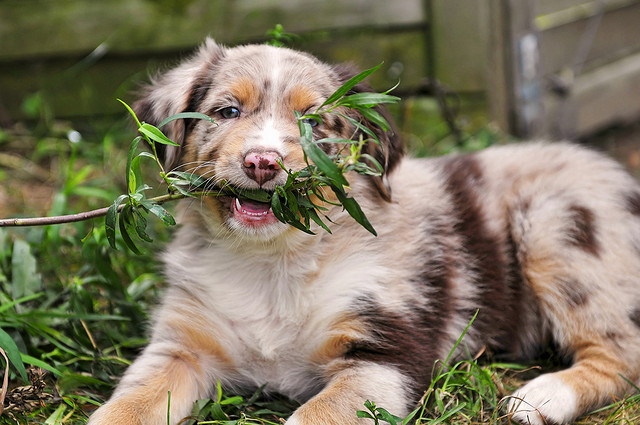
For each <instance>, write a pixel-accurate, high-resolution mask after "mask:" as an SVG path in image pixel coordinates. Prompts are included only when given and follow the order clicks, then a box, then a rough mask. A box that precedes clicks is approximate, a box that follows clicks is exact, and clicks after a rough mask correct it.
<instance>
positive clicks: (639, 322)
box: [629, 307, 640, 328]
mask: <svg viewBox="0 0 640 425" xmlns="http://www.w3.org/2000/svg"><path fill="white" fill-rule="evenodd" d="M629 319H631V321H632V322H633V324H634V325H636V326H637V327H638V328H640V307H638V308H636V309H635V310H633V311H632V312H631V313H630V314H629Z"/></svg>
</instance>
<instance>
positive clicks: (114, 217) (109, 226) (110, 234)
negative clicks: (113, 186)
mask: <svg viewBox="0 0 640 425" xmlns="http://www.w3.org/2000/svg"><path fill="white" fill-rule="evenodd" d="M127 198H128V197H127V195H120V196H118V198H117V199H116V200H115V201H113V204H111V206H110V207H109V209H108V210H107V214H106V215H105V216H104V230H105V234H106V236H107V240H108V241H109V245H111V248H113V249H118V248H117V247H116V226H117V223H118V210H119V208H120V204H122V201H124V200H125V199H127Z"/></svg>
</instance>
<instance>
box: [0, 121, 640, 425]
mask: <svg viewBox="0 0 640 425" xmlns="http://www.w3.org/2000/svg"><path fill="white" fill-rule="evenodd" d="M78 136H80V137H78ZM132 137H133V130H132V129H131V128H130V127H129V124H128V123H127V122H126V120H125V119H124V117H119V118H114V119H109V120H106V121H102V122H100V121H98V122H86V121H85V122H83V123H79V124H72V123H69V122H63V121H56V120H46V121H43V120H40V121H37V120H36V121H35V122H34V124H31V125H25V124H19V125H16V126H15V127H13V128H11V129H6V130H0V152H2V155H0V165H1V166H0V217H7V216H19V215H27V216H34V215H42V214H47V215H60V214H67V213H75V212H79V211H83V210H87V209H92V208H98V207H102V206H104V205H106V204H107V203H109V202H111V201H112V200H113V199H114V198H115V197H116V196H117V195H118V194H119V193H122V192H123V191H125V190H126V181H125V177H124V173H122V170H124V168H125V165H126V161H127V147H128V145H129V143H130V141H131V138H132ZM495 138H496V135H495V133H493V132H491V131H488V130H486V129H482V130H481V131H480V132H479V133H477V134H476V137H473V138H470V139H468V143H467V144H466V145H465V146H462V148H464V149H475V148H481V147H484V146H485V145H487V144H490V143H492V142H493V141H495ZM460 148H461V147H460V146H459V145H457V144H455V143H452V141H451V139H450V138H446V137H443V138H440V139H439V140H438V142H437V143H432V144H429V143H427V144H424V143H423V144H422V146H421V147H419V149H420V150H421V151H422V152H423V153H425V152H434V151H436V152H441V151H445V150H446V151H450V150H456V149H460ZM150 178H151V177H150ZM158 223H159V222H158ZM148 231H149V233H150V235H151V237H152V238H153V239H154V241H155V243H154V244H153V245H146V246H143V247H141V250H142V255H139V256H134V255H131V254H128V253H127V252H126V250H118V251H116V250H113V249H111V248H109V246H108V245H109V244H108V243H107V240H106V235H105V232H104V229H103V226H102V221H101V220H96V221H94V222H80V223H73V224H66V225H57V226H50V227H46V228H43V227H40V228H20V229H0V329H1V330H2V331H3V332H4V336H6V337H8V339H10V341H12V343H13V344H14V345H13V346H10V345H11V344H8V343H6V340H5V339H2V337H3V334H0V342H3V343H2V347H3V348H5V351H12V348H13V354H14V355H15V353H19V354H18V356H20V359H21V361H22V362H23V363H24V365H25V366H26V374H27V376H26V380H25V377H24V376H23V375H24V374H23V373H22V371H21V370H20V369H19V367H16V363H17V362H15V361H12V362H11V363H12V367H11V369H10V374H9V375H10V376H9V377H10V379H9V387H8V393H7V394H6V398H5V402H4V413H3V414H2V415H1V416H0V424H24V423H29V424H83V423H85V422H86V417H87V414H88V413H89V412H90V411H91V410H93V409H94V408H95V407H96V406H98V405H100V404H101V403H102V402H104V401H105V399H106V398H108V395H109V394H110V392H111V390H112V388H113V386H114V385H115V383H116V382H117V378H118V377H119V376H121V375H122V373H123V371H124V369H125V368H126V367H127V365H129V364H130V362H131V361H132V359H134V358H135V356H136V354H137V353H138V352H139V350H140V349H141V348H142V347H143V346H144V345H145V343H146V339H145V335H146V327H147V326H146V323H147V320H148V318H149V316H148V314H149V312H150V311H151V309H152V307H153V305H154V304H155V302H156V301H157V298H158V296H159V294H160V292H161V291H162V289H163V286H164V283H163V282H162V279H161V277H160V275H159V273H158V265H157V263H156V260H155V254H156V253H155V252H154V251H155V250H158V249H159V247H161V246H162V243H163V242H164V241H166V240H167V239H168V237H169V233H170V232H169V231H167V230H166V229H165V228H164V226H162V224H158V225H157V226H156V227H152V228H150V229H148ZM117 243H118V244H120V245H122V240H118V242H117ZM543 363H546V364H545V369H547V368H548V367H550V368H553V367H557V361H554V360H553V359H552V360H551V361H549V360H545V361H544V362H543ZM548 363H550V364H548ZM0 364H1V365H2V366H3V367H2V370H4V367H5V366H6V364H7V362H6V360H4V359H0ZM538 372H539V370H538V369H531V368H529V367H528V366H522V365H511V364H503V363H499V362H493V361H492V360H491V358H490V357H488V356H486V355H484V356H480V357H478V356H471V355H470V356H469V359H468V360H465V361H462V362H459V363H456V364H453V365H450V367H449V368H443V369H441V372H440V373H439V374H437V375H436V376H435V377H434V383H437V385H432V386H428V385H427V384H426V383H425V387H426V388H425V391H426V392H425V397H424V400H428V409H423V408H420V409H418V410H417V411H416V412H415V415H414V416H413V419H415V420H416V423H419V424H440V423H446V424H476V423H477V424H506V423H508V421H507V420H506V418H504V416H503V414H504V409H503V406H504V403H505V397H506V396H507V395H508V394H510V392H511V391H513V390H514V389H515V388H517V387H518V386H520V385H522V383H523V381H524V380H525V379H528V378H530V377H531V376H532V374H535V373H538ZM639 406H640V396H634V397H629V398H627V399H624V400H620V401H618V402H617V403H615V404H612V405H611V406H609V407H607V408H606V409H601V410H599V411H597V412H595V413H593V414H592V415H590V416H588V417H586V418H585V419H582V420H580V421H579V422H578V423H580V424H590V423H603V424H632V423H638V421H639V420H640V407H639ZM295 407H296V406H295V404H294V403H292V402H290V401H287V400H283V399H266V398H265V397H262V396H261V393H260V392H259V391H258V392H256V393H255V394H253V395H250V396H248V397H245V398H241V397H238V396H236V395H232V394H228V395H227V394H223V393H222V392H220V396H219V398H218V399H216V400H202V401H199V402H197V403H196V405H195V406H194V419H193V420H192V421H191V422H190V423H192V424H196V423H197V424H201V425H202V424H223V423H224V424H279V423H281V418H286V417H287V416H288V415H289V414H290V413H291V412H292V411H293V410H294V409H295ZM362 411H363V412H367V414H369V415H370V416H371V417H372V419H371V423H372V424H373V423H383V424H384V423H390V424H391V423H396V424H400V423H402V422H403V419H398V418H395V417H393V415H392V413H393V412H390V413H389V412H386V411H385V410H384V405H383V404H381V405H380V406H376V405H374V404H369V405H368V406H362ZM355 414H356V412H354V415H355Z"/></svg>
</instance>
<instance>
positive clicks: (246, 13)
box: [0, 0, 640, 136]
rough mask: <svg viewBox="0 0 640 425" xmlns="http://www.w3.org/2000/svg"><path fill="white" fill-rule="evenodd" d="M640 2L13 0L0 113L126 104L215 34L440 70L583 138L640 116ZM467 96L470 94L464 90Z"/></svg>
mask: <svg viewBox="0 0 640 425" xmlns="http://www.w3.org/2000/svg"><path fill="white" fill-rule="evenodd" d="M638 22H640V0H595V1H589V0H393V1H389V0H324V1H317V0H277V1H276V0H100V1H95V0H3V1H2V2H0V122H5V123H8V122H11V121H12V120H13V119H17V118H21V117H23V116H24V113H23V112H22V110H21V104H22V102H23V101H24V99H25V98H27V97H28V96H29V95H31V94H33V93H38V94H39V95H41V96H42V97H43V98H44V99H45V100H46V102H47V104H48V105H49V106H50V107H51V108H52V110H53V112H54V113H55V114H56V115H57V116H63V117H78V116H91V115H97V114H105V113H121V112H122V111H121V107H120V105H119V104H118V103H117V102H116V101H115V99H116V98H117V97H122V98H125V99H128V98H129V96H130V94H129V93H130V92H131V91H132V89H134V88H135V87H136V85H137V84H138V83H139V81H141V80H143V79H145V78H146V76H147V74H148V73H149V72H153V70H156V69H158V68H162V67H165V66H167V65H170V64H173V63H175V62H176V61H177V60H178V59H179V58H180V57H183V56H184V55H186V54H188V52H189V51H191V50H192V49H193V48H194V46H196V45H197V44H198V43H199V42H200V41H202V39H203V38H204V37H205V36H207V35H211V36H213V37H214V38H216V39H217V40H218V41H220V42H223V43H226V44H237V43H245V42H251V41H261V40H263V39H264V37H265V33H266V31H267V30H268V29H270V28H273V27H274V25H275V24H277V23H280V24H282V25H283V26H284V28H285V29H286V30H287V31H289V32H293V33H297V34H300V35H301V36H302V39H303V40H304V41H303V42H301V43H299V44H298V45H297V46H296V47H299V48H301V49H304V50H307V51H310V52H312V53H314V54H316V55H318V56H320V57H321V58H323V59H325V60H327V61H331V62H340V61H351V62H354V63H356V64H357V65H359V66H360V67H362V68H364V67H370V66H373V65H376V64H378V63H380V62H382V61H384V62H385V65H384V67H383V71H382V72H379V73H377V75H376V76H375V77H374V79H373V83H374V86H375V87H376V88H378V89H385V88H388V87H390V86H392V85H394V84H395V83H396V82H397V81H398V80H400V81H401V86H400V88H399V92H400V93H401V94H403V95H406V96H409V95H413V94H416V95H417V94H424V93H427V94H428V89H429V88H430V87H433V85H429V84H428V83H429V82H430V81H432V80H433V79H438V80H439V81H441V82H442V83H443V84H445V85H447V86H448V87H450V88H451V89H452V90H454V91H456V92H458V93H461V94H463V95H466V94H469V95H472V97H474V98H481V99H484V102H485V105H486V110H487V111H490V117H491V119H492V120H494V121H495V122H497V123H498V124H499V125H500V126H501V127H503V128H504V129H506V130H507V131H510V132H511V133H514V134H517V135H520V136H530V135H537V134H545V133H546V134H549V133H551V134H556V135H570V136H571V135H582V134H585V133H589V132H592V131H595V130H597V129H600V128H602V127H604V126H607V125H611V124H612V123H616V122H620V121H629V120H634V119H637V118H638V116H640V95H639V93H640V25H639V24H638ZM463 98H464V96H463Z"/></svg>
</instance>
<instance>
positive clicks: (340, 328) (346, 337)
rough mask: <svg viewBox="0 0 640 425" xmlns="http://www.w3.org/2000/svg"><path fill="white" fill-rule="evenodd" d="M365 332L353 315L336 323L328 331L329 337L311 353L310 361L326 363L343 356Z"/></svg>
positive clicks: (318, 363) (320, 363)
mask: <svg viewBox="0 0 640 425" xmlns="http://www.w3.org/2000/svg"><path fill="white" fill-rule="evenodd" d="M366 334H367V332H366V330H365V329H364V328H363V326H362V324H361V323H360V321H359V320H357V319H355V318H354V317H353V315H350V316H349V317H346V318H345V319H344V320H341V321H339V322H338V323H336V324H335V325H334V326H333V327H332V328H331V330H330V331H329V335H330V336H329V337H328V338H327V339H326V340H325V341H324V343H323V344H322V345H321V346H320V347H319V348H318V349H317V350H316V351H315V352H314V353H313V354H312V355H311V357H310V359H311V362H312V363H314V364H317V365H326V364H328V363H330V362H331V361H333V360H335V359H337V358H340V357H342V356H344V354H345V353H346V352H347V351H348V350H349V348H350V347H351V346H352V345H353V344H354V343H356V341H357V340H358V339H361V338H362V336H363V335H366Z"/></svg>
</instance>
